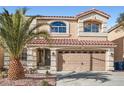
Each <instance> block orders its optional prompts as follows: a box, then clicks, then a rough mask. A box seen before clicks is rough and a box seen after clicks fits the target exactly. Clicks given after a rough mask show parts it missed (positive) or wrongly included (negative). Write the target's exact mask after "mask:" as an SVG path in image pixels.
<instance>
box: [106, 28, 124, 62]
mask: <svg viewBox="0 0 124 93" xmlns="http://www.w3.org/2000/svg"><path fill="white" fill-rule="evenodd" d="M108 40H110V41H112V42H114V43H116V44H117V47H115V49H114V52H115V54H114V59H115V61H122V60H124V28H123V27H122V26H119V27H117V28H115V29H113V30H112V31H110V32H109V34H108Z"/></svg>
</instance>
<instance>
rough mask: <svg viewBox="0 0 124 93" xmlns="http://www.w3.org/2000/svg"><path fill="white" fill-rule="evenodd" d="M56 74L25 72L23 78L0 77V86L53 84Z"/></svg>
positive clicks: (54, 83)
mask: <svg viewBox="0 0 124 93" xmlns="http://www.w3.org/2000/svg"><path fill="white" fill-rule="evenodd" d="M55 85H56V75H50V76H46V75H44V74H26V77H25V78H24V79H20V80H8V79H7V78H3V79H0V86H55Z"/></svg>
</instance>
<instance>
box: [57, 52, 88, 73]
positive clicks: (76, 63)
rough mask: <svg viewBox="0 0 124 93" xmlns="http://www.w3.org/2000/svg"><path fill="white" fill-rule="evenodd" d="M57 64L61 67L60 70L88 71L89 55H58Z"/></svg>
mask: <svg viewBox="0 0 124 93" xmlns="http://www.w3.org/2000/svg"><path fill="white" fill-rule="evenodd" d="M60 57H61V58H60ZM59 62H60V63H59V66H61V67H60V68H62V70H65V71H89V69H90V56H89V54H79V53H74V54H72V53H65V54H64V53H63V54H59ZM60 64H61V65H60Z"/></svg>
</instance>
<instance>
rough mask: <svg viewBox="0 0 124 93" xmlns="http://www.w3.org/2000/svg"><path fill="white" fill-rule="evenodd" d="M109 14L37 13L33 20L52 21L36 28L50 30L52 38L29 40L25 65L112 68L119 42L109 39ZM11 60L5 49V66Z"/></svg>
mask: <svg viewBox="0 0 124 93" xmlns="http://www.w3.org/2000/svg"><path fill="white" fill-rule="evenodd" d="M109 17H110V16H109V15H108V14H106V13H104V12H102V11H100V10H96V9H91V10H89V11H86V12H81V13H79V14H77V15H75V16H37V18H36V20H34V22H33V23H32V24H33V25H35V24H39V23H48V24H50V25H51V26H52V27H51V28H50V27H49V26H43V27H41V28H39V29H38V30H36V31H42V30H47V31H49V34H50V39H49V40H45V39H43V38H41V37H38V38H35V39H33V40H32V41H31V42H30V43H29V44H27V46H26V47H25V49H24V52H23V53H22V56H21V59H22V61H23V63H24V65H26V67H28V68H37V69H40V70H50V71H53V72H56V71H109V70H113V69H114V68H113V62H114V58H113V55H114V47H115V46H116V45H115V44H114V43H112V42H110V41H108V33H107V21H108V19H109ZM33 25H32V26H33ZM8 62H9V57H8V53H6V52H5V53H4V67H7V66H8Z"/></svg>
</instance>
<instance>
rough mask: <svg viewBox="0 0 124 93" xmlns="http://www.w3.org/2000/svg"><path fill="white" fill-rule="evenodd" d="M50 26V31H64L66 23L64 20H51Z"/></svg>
mask: <svg viewBox="0 0 124 93" xmlns="http://www.w3.org/2000/svg"><path fill="white" fill-rule="evenodd" d="M51 26H52V28H51V32H55V33H66V24H65V23H64V22H53V23H51Z"/></svg>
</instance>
